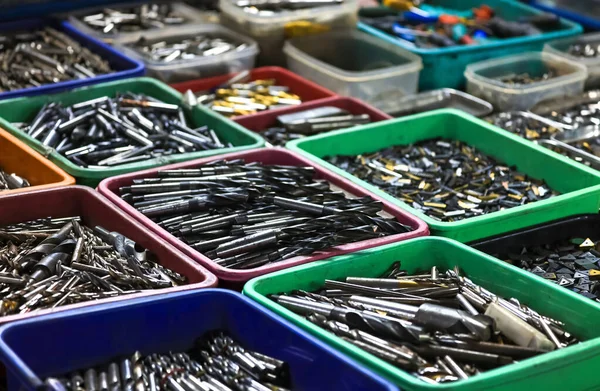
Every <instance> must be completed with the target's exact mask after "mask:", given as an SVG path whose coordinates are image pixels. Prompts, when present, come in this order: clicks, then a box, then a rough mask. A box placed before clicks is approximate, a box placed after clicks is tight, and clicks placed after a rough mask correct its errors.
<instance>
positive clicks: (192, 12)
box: [64, 0, 218, 44]
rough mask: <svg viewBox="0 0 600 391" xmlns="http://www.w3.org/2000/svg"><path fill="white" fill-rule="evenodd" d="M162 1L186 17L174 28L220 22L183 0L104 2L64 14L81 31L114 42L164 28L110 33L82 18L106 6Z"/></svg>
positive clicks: (123, 6)
mask: <svg viewBox="0 0 600 391" xmlns="http://www.w3.org/2000/svg"><path fill="white" fill-rule="evenodd" d="M161 2H162V3H170V4H171V7H173V8H172V9H173V11H174V12H175V13H176V14H177V15H180V16H182V17H183V18H184V19H185V23H184V24H183V25H173V28H179V27H185V26H186V25H187V24H191V23H218V19H217V18H216V17H215V15H214V14H211V13H207V12H201V11H199V10H197V9H195V8H194V7H191V6H189V5H187V4H184V3H182V2H171V1H149V0H144V1H129V2H125V3H123V4H116V5H115V4H114V2H113V4H104V5H97V4H96V5H95V6H93V7H88V8H85V9H83V10H78V11H75V12H71V13H69V14H66V15H64V16H65V18H68V21H67V23H68V24H69V25H71V26H73V27H74V28H76V29H78V30H80V31H83V32H84V33H86V34H88V35H90V36H92V37H95V38H97V39H101V40H103V41H104V42H106V43H110V44H112V43H113V42H115V41H116V40H118V39H122V38H125V37H139V36H140V35H141V34H145V33H146V32H148V31H156V30H162V28H160V29H159V28H152V27H151V28H149V29H148V30H145V31H141V32H118V33H113V32H110V33H108V34H104V33H103V32H102V31H100V30H94V29H93V28H91V27H90V26H88V25H87V24H86V23H85V22H83V20H81V19H82V18H83V17H84V16H86V15H93V14H95V13H98V12H101V11H102V10H103V9H105V8H110V9H113V10H114V9H116V10H119V9H123V8H128V7H134V6H140V5H142V4H144V3H161ZM167 28H169V27H167Z"/></svg>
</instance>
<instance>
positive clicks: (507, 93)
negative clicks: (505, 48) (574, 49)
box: [465, 52, 587, 111]
mask: <svg viewBox="0 0 600 391" xmlns="http://www.w3.org/2000/svg"><path fill="white" fill-rule="evenodd" d="M548 70H553V71H554V72H555V73H556V74H557V76H555V77H552V78H550V79H547V80H544V81H539V82H533V83H529V84H522V85H511V84H507V83H503V82H502V81H500V78H502V77H504V76H508V75H511V74H522V73H528V74H530V75H531V76H533V77H535V76H539V75H541V74H543V73H545V72H547V71H548ZM465 77H466V78H467V92H468V93H469V94H472V95H475V96H477V97H480V98H482V99H484V100H486V101H488V102H490V103H491V104H493V105H494V107H495V108H496V110H500V111H510V110H528V109H530V108H531V107H533V106H535V105H536V104H537V103H539V102H541V101H544V100H547V99H552V98H559V97H562V96H565V97H566V96H571V95H576V94H579V93H581V92H582V91H583V86H584V83H585V79H586V78H587V71H586V67H585V66H584V65H581V64H578V63H576V62H573V61H569V60H567V59H565V58H563V57H559V56H556V55H554V54H550V53H547V52H531V53H524V54H519V55H515V56H507V57H502V58H499V59H494V60H486V61H481V62H477V63H475V64H471V65H469V66H467V69H466V71H465Z"/></svg>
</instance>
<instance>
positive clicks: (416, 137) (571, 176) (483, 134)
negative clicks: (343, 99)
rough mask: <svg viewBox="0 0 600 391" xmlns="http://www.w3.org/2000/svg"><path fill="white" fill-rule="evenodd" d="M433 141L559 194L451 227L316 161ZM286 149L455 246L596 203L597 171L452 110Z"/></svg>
mask: <svg viewBox="0 0 600 391" xmlns="http://www.w3.org/2000/svg"><path fill="white" fill-rule="evenodd" d="M436 137H442V138H447V139H452V140H460V141H463V142H465V143H467V144H469V145H470V146H473V147H475V148H477V149H478V150H480V151H481V152H483V153H485V154H487V155H489V156H492V157H493V158H495V159H496V160H497V161H499V162H504V163H506V164H507V165H510V166H516V169H517V170H519V171H520V172H523V173H525V174H527V175H530V176H531V177H533V178H536V179H543V180H544V181H546V183H547V184H548V186H550V188H552V189H553V190H556V191H558V192H559V193H561V194H560V195H558V196H556V197H552V198H549V199H546V200H542V201H537V202H532V203H530V204H527V205H522V206H518V207H516V208H510V209H506V210H503V211H499V212H493V213H490V214H486V215H483V216H477V217H471V218H468V219H464V220H460V221H456V222H439V221H437V220H434V219H432V218H430V217H428V216H426V215H425V214H423V213H421V212H420V211H417V210H416V209H414V208H412V207H410V206H409V205H407V204H405V203H403V202H402V201H400V200H398V199H396V198H395V197H393V196H392V195H389V194H387V193H385V192H383V191H382V190H379V189H378V188H377V187H375V186H373V185H370V184H368V183H367V182H365V181H363V180H360V179H358V178H356V177H355V176H353V175H351V174H349V173H347V172H345V171H343V170H341V169H339V168H337V167H335V166H333V165H332V164H329V163H327V162H326V161H324V160H323V159H322V158H323V157H325V156H330V155H357V154H360V153H368V152H374V151H378V150H380V149H383V148H387V147H390V146H392V145H407V144H410V143H415V142H419V141H422V140H427V139H432V138H436ZM287 147H288V148H289V149H291V150H293V151H297V152H299V153H302V154H303V155H305V156H307V157H308V158H309V159H311V160H313V161H315V162H316V164H320V165H322V166H324V167H325V168H328V169H330V170H332V171H334V172H336V173H338V174H340V175H342V176H343V177H345V178H347V179H350V180H351V181H352V182H354V183H356V184H358V185H360V186H362V187H364V188H366V189H367V190H369V191H372V192H373V193H375V194H377V195H379V196H381V197H383V198H385V199H387V200H390V201H392V202H393V203H394V204H395V205H397V206H399V207H401V208H402V209H404V210H406V211H409V212H410V213H412V214H414V215H415V216H418V217H419V218H421V219H423V220H424V221H425V222H426V223H427V225H428V226H429V228H430V229H431V232H432V234H433V235H437V236H445V237H449V238H452V239H456V240H458V241H460V242H469V241H472V240H476V239H479V238H483V237H487V236H492V235H496V234H499V233H503V232H509V231H512V230H515V229H519V228H522V227H525V226H528V225H532V224H538V223H543V222H546V221H550V220H554V219H557V218H561V217H565V216H568V215H573V214H579V213H596V212H598V206H599V203H600V186H599V184H600V173H598V171H596V170H593V169H591V168H589V167H585V166H583V165H581V164H579V163H577V162H574V161H573V160H571V159H569V158H567V157H564V156H561V155H558V154H556V153H554V152H552V151H549V150H547V149H546V148H544V147H541V146H538V145H535V144H534V143H531V142H529V141H526V140H523V139H522V138H521V137H519V136H516V135H513V134H510V133H509V132H506V131H504V130H502V129H500V128H497V127H495V126H493V125H491V124H489V123H487V122H485V121H482V120H480V119H477V118H475V117H473V116H471V115H468V114H464V113H462V112H460V111H458V110H452V109H444V110H436V111H432V112H429V113H424V114H417V115H413V116H410V117H404V118H400V119H396V120H390V121H386V122H382V123H380V124H369V125H364V126H361V127H359V128H354V129H347V130H337V131H334V132H330V133H327V134H323V135H317V136H312V137H308V138H305V139H302V140H295V141H291V142H290V143H288V144H287Z"/></svg>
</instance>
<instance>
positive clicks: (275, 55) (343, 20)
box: [219, 0, 358, 66]
mask: <svg viewBox="0 0 600 391" xmlns="http://www.w3.org/2000/svg"><path fill="white" fill-rule="evenodd" d="M235 3H236V0H220V1H219V8H220V9H221V24H223V25H224V26H227V27H229V28H231V29H233V30H235V31H237V32H239V33H243V34H244V35H247V36H249V37H251V38H253V39H255V40H256V41H257V42H258V45H259V46H260V55H259V63H260V65H280V66H283V65H285V56H284V55H283V52H282V48H283V44H284V42H285V40H286V39H287V38H291V35H290V34H286V31H285V30H286V28H288V27H291V26H293V25H294V24H295V23H296V22H299V23H301V24H302V23H305V22H309V24H310V26H314V27H316V28H317V30H319V27H322V28H324V29H339V28H348V27H354V26H355V25H356V21H357V17H356V11H357V10H358V1H357V0H344V2H343V3H342V4H340V5H332V6H325V7H316V8H309V9H303V10H295V11H282V12H275V13H273V14H272V15H261V14H252V13H249V12H245V11H244V9H243V8H241V7H238V6H236V5H235ZM309 29H310V28H309Z"/></svg>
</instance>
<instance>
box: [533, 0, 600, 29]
mask: <svg viewBox="0 0 600 391" xmlns="http://www.w3.org/2000/svg"><path fill="white" fill-rule="evenodd" d="M529 4H530V5H531V6H532V7H535V8H538V9H541V10H542V11H546V12H551V13H553V14H556V15H558V16H560V17H563V18H565V19H569V20H572V21H573V22H576V23H579V24H580V25H582V26H583V27H584V28H585V29H586V30H600V2H598V0H587V1H585V0H584V1H576V2H573V1H572V0H569V1H565V0H539V1H536V0H533V1H530V2H529Z"/></svg>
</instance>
